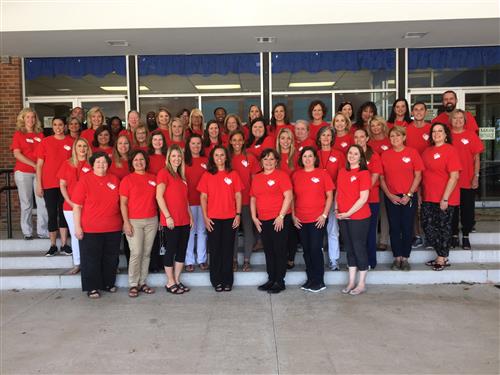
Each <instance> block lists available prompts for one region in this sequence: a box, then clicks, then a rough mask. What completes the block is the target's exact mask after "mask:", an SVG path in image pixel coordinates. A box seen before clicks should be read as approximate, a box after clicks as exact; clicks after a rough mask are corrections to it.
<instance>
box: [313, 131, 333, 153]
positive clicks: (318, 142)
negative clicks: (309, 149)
mask: <svg viewBox="0 0 500 375" xmlns="http://www.w3.org/2000/svg"><path fill="white" fill-rule="evenodd" d="M327 130H330V131H331V132H332V141H331V143H330V146H333V145H334V144H335V129H333V128H332V127H331V126H322V127H321V129H319V130H318V133H317V134H316V146H317V147H318V150H321V139H320V138H321V136H322V135H323V133H325V132H326V131H327Z"/></svg>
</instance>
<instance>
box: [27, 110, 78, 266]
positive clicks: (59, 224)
mask: <svg viewBox="0 0 500 375" xmlns="http://www.w3.org/2000/svg"><path fill="white" fill-rule="evenodd" d="M52 130H53V131H54V135H52V136H50V137H47V138H44V139H43V140H42V142H41V143H40V146H38V148H37V161H36V180H37V184H36V191H35V193H36V195H38V196H39V197H43V199H44V200H45V207H47V214H48V218H49V225H48V229H49V237H50V248H49V250H48V251H47V253H46V254H45V256H48V257H51V256H54V255H56V254H57V252H58V251H59V250H58V249H57V246H56V240H57V230H58V229H59V234H60V236H61V251H62V252H63V253H64V254H66V255H71V247H70V246H68V245H67V241H68V224H67V223H66V219H65V218H64V214H63V209H62V205H63V202H64V199H63V196H62V195H61V189H60V188H59V179H58V178H57V172H58V171H59V168H60V167H61V164H62V163H64V162H65V161H66V160H68V159H69V157H70V156H71V147H72V146H73V138H71V137H68V136H65V135H64V119H63V118H60V117H54V119H53V120H52Z"/></svg>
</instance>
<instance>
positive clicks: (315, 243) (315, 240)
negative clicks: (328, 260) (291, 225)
mask: <svg viewBox="0 0 500 375" xmlns="http://www.w3.org/2000/svg"><path fill="white" fill-rule="evenodd" d="M299 236H300V243H301V244H302V248H303V250H304V262H305V263H306V275H307V280H308V281H309V282H311V283H312V284H313V285H318V284H324V275H325V258H324V255H323V249H322V247H323V237H324V236H325V227H323V228H316V223H303V224H302V227H301V228H300V229H299Z"/></svg>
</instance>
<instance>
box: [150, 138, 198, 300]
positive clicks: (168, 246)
mask: <svg viewBox="0 0 500 375" xmlns="http://www.w3.org/2000/svg"><path fill="white" fill-rule="evenodd" d="M157 183H158V186H157V188H156V201H157V202H158V207H159V208H160V223H161V225H162V231H163V232H164V243H163V244H162V245H163V246H164V247H165V254H164V255H163V265H164V266H165V273H166V274H167V284H166V285H165V290H166V291H167V292H168V293H172V294H183V293H186V292H189V291H190V288H188V287H186V286H185V285H184V284H182V282H181V281H180V276H181V272H182V268H183V267H184V260H185V259H186V249H187V244H188V239H189V229H190V228H191V226H192V225H193V217H192V215H191V210H190V209H189V201H188V187H187V183H186V177H185V174H184V157H183V154H182V150H181V148H180V147H179V146H178V145H172V147H170V148H169V149H168V153H167V161H166V167H165V168H164V169H162V170H161V171H160V172H159V173H158V177H157ZM174 261H175V265H174Z"/></svg>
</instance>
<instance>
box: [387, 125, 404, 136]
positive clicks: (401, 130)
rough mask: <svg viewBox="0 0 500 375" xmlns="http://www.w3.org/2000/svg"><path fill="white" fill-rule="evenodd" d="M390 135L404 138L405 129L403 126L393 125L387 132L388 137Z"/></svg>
mask: <svg viewBox="0 0 500 375" xmlns="http://www.w3.org/2000/svg"><path fill="white" fill-rule="evenodd" d="M391 133H398V134H399V135H402V136H403V137H406V129H405V128H404V127H403V126H399V125H395V126H393V127H392V128H391V130H389V134H388V136H391Z"/></svg>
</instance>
